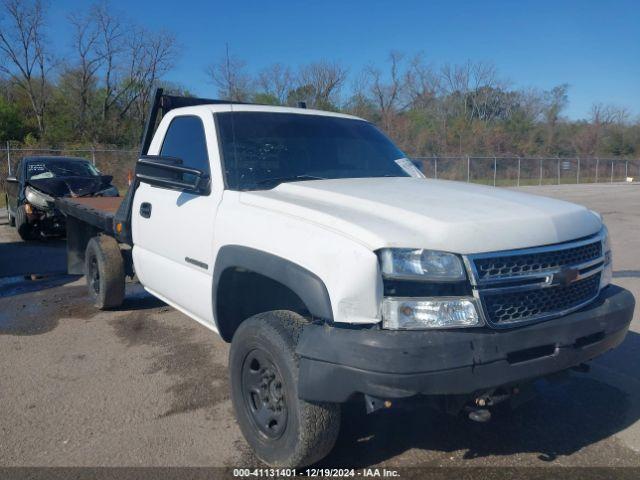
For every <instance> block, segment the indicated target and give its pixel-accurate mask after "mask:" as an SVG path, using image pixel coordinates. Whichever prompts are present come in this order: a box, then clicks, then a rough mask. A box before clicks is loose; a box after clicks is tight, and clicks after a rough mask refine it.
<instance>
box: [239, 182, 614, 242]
mask: <svg viewBox="0 0 640 480" xmlns="http://www.w3.org/2000/svg"><path fill="white" fill-rule="evenodd" d="M240 201H241V202H242V203H244V204H245V205H252V206H255V207H259V208H264V209H268V210H271V211H275V212H279V213H282V214H284V215H289V216H295V217H298V218H300V219H303V220H305V221H308V222H313V223H315V224H319V225H321V226H323V227H324V228H327V229H331V230H333V231H336V232H337V233H340V234H342V235H345V236H348V237H350V238H352V239H354V240H356V241H358V242H360V243H362V244H364V245H366V246H367V247H368V248H371V249H372V250H376V249H379V248H383V247H404V248H428V249H433V250H443V251H448V252H455V253H483V252H490V251H497V250H509V249H516V248H527V247H533V246H541V245H549V244H554V243H559V242H565V241H569V240H574V239H577V238H580V237H585V236H588V235H592V234H595V233H597V232H598V231H599V230H600V229H601V228H602V222H601V220H600V217H599V216H598V215H597V214H596V213H594V212H592V211H590V210H588V209H587V208H585V207H582V206H580V205H575V204H572V203H568V202H564V201H560V200H555V199H551V198H546V197H541V196H537V195H529V194H525V193H521V192H515V191H512V190H508V189H504V188H494V187H486V186H481V185H474V184H468V183H461V182H451V181H443V180H427V179H419V178H355V179H339V180H317V181H304V182H292V183H283V184H280V185H279V186H278V187H276V188H274V189H273V190H266V191H252V192H243V193H242V194H241V195H240Z"/></svg>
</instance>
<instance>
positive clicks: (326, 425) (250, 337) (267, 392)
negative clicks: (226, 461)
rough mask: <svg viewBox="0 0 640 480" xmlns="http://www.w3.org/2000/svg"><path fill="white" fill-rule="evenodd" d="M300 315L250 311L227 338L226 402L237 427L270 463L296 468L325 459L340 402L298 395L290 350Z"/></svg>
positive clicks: (295, 363)
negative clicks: (316, 400) (229, 339)
mask: <svg viewBox="0 0 640 480" xmlns="http://www.w3.org/2000/svg"><path fill="white" fill-rule="evenodd" d="M303 324H304V319H303V318H302V317H300V316H299V315H297V314H295V313H293V312H288V311H274V312H267V313H261V314H258V315H255V316H253V317H251V318H249V319H247V320H245V321H244V322H242V324H241V325H240V327H239V328H238V330H237V331H236V333H235V335H234V336H233V340H232V342H231V350H230V352H229V375H230V377H231V400H232V402H233V407H234V409H235V412H236V418H237V420H238V424H239V426H240V430H241V431H242V434H243V435H244V437H245V439H246V440H247V442H248V443H249V445H250V446H251V448H252V449H253V451H254V452H255V453H256V455H257V457H258V458H259V459H260V460H262V461H263V462H265V463H266V464H268V465H270V466H273V467H289V468H294V467H302V466H306V465H310V464H312V463H314V462H317V461H318V460H320V459H322V458H323V457H325V456H326V455H327V454H328V453H329V452H330V451H331V449H332V448H333V445H334V444H335V441H336V438H337V436H338V431H339V428H340V406H339V405H338V404H335V403H309V402H306V401H304V400H301V399H300V398H298V359H297V357H296V354H295V349H296V343H297V338H298V335H299V334H300V331H301V329H302V325H303Z"/></svg>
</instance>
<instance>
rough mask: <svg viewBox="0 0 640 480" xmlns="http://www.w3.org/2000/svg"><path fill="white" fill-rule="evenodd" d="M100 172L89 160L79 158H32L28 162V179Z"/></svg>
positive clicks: (92, 174) (91, 174)
mask: <svg viewBox="0 0 640 480" xmlns="http://www.w3.org/2000/svg"><path fill="white" fill-rule="evenodd" d="M98 175H100V172H99V171H98V169H97V168H96V167H94V166H93V165H91V164H90V163H89V162H83V161H79V160H50V159H47V160H31V161H29V162H28V163H27V180H39V179H43V178H54V177H97V176H98Z"/></svg>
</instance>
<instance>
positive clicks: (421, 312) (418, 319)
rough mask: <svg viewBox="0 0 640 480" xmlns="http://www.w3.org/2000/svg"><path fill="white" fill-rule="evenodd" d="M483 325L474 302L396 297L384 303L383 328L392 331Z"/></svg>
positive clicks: (473, 300)
mask: <svg viewBox="0 0 640 480" xmlns="http://www.w3.org/2000/svg"><path fill="white" fill-rule="evenodd" d="M479 325H482V320H481V319H480V316H479V315H478V310H477V308H476V302H475V299H473V298H471V297H456V298H453V297H452V298H446V297H445V298H442V297H441V298H438V297H433V298H397V297H387V298H385V299H384V300H383V302H382V326H383V328H388V329H393V330H420V329H431V328H459V327H477V326H479Z"/></svg>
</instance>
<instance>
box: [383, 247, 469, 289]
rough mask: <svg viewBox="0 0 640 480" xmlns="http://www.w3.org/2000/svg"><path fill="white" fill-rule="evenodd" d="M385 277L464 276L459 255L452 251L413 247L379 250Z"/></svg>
mask: <svg viewBox="0 0 640 480" xmlns="http://www.w3.org/2000/svg"><path fill="white" fill-rule="evenodd" d="M379 258H380V268H381V270H382V275H383V276H384V277H386V278H395V279H402V278H404V279H410V280H435V281H457V280H464V279H465V278H466V276H465V271H464V267H463V265H462V261H461V260H460V257H459V256H457V255H454V254H453V253H447V252H439V251H435V250H423V249H413V248H385V249H382V250H380V252H379Z"/></svg>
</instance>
